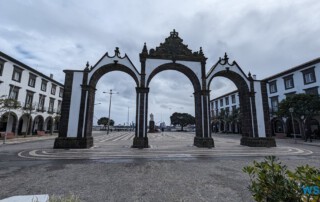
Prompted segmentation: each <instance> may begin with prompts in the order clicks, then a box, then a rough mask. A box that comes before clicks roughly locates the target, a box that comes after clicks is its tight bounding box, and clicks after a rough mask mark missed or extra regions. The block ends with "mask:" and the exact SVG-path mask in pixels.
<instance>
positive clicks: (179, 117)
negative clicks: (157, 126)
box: [170, 112, 196, 130]
mask: <svg viewBox="0 0 320 202" xmlns="http://www.w3.org/2000/svg"><path fill="white" fill-rule="evenodd" d="M170 120H171V124H172V125H174V126H176V125H180V126H181V130H183V127H185V126H187V125H189V124H195V122H196V120H195V118H194V117H193V116H192V115H190V114H188V113H178V112H175V113H173V114H172V115H171V116H170Z"/></svg>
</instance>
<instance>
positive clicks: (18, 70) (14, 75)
mask: <svg viewBox="0 0 320 202" xmlns="http://www.w3.org/2000/svg"><path fill="white" fill-rule="evenodd" d="M22 71H23V69H21V68H19V67H17V66H14V68H13V73H12V80H13V81H17V82H21V75H22Z"/></svg>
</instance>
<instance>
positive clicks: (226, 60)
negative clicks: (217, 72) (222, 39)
mask: <svg viewBox="0 0 320 202" xmlns="http://www.w3.org/2000/svg"><path fill="white" fill-rule="evenodd" d="M223 60H224V61H225V63H227V62H228V60H229V58H228V55H227V53H226V52H225V53H224V58H223Z"/></svg>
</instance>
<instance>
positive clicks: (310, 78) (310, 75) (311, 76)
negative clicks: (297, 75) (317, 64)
mask: <svg viewBox="0 0 320 202" xmlns="http://www.w3.org/2000/svg"><path fill="white" fill-rule="evenodd" d="M301 72H302V74H303V81H304V84H309V83H314V82H316V75H315V73H314V67H313V68H310V69H307V70H303V71H301Z"/></svg>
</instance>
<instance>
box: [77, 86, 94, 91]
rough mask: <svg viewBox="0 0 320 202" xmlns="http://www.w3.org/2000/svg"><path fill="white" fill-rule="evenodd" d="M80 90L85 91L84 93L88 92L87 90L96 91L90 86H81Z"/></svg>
mask: <svg viewBox="0 0 320 202" xmlns="http://www.w3.org/2000/svg"><path fill="white" fill-rule="evenodd" d="M81 89H82V90H85V91H89V90H94V91H95V90H97V89H96V88H95V87H93V86H91V85H81Z"/></svg>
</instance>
